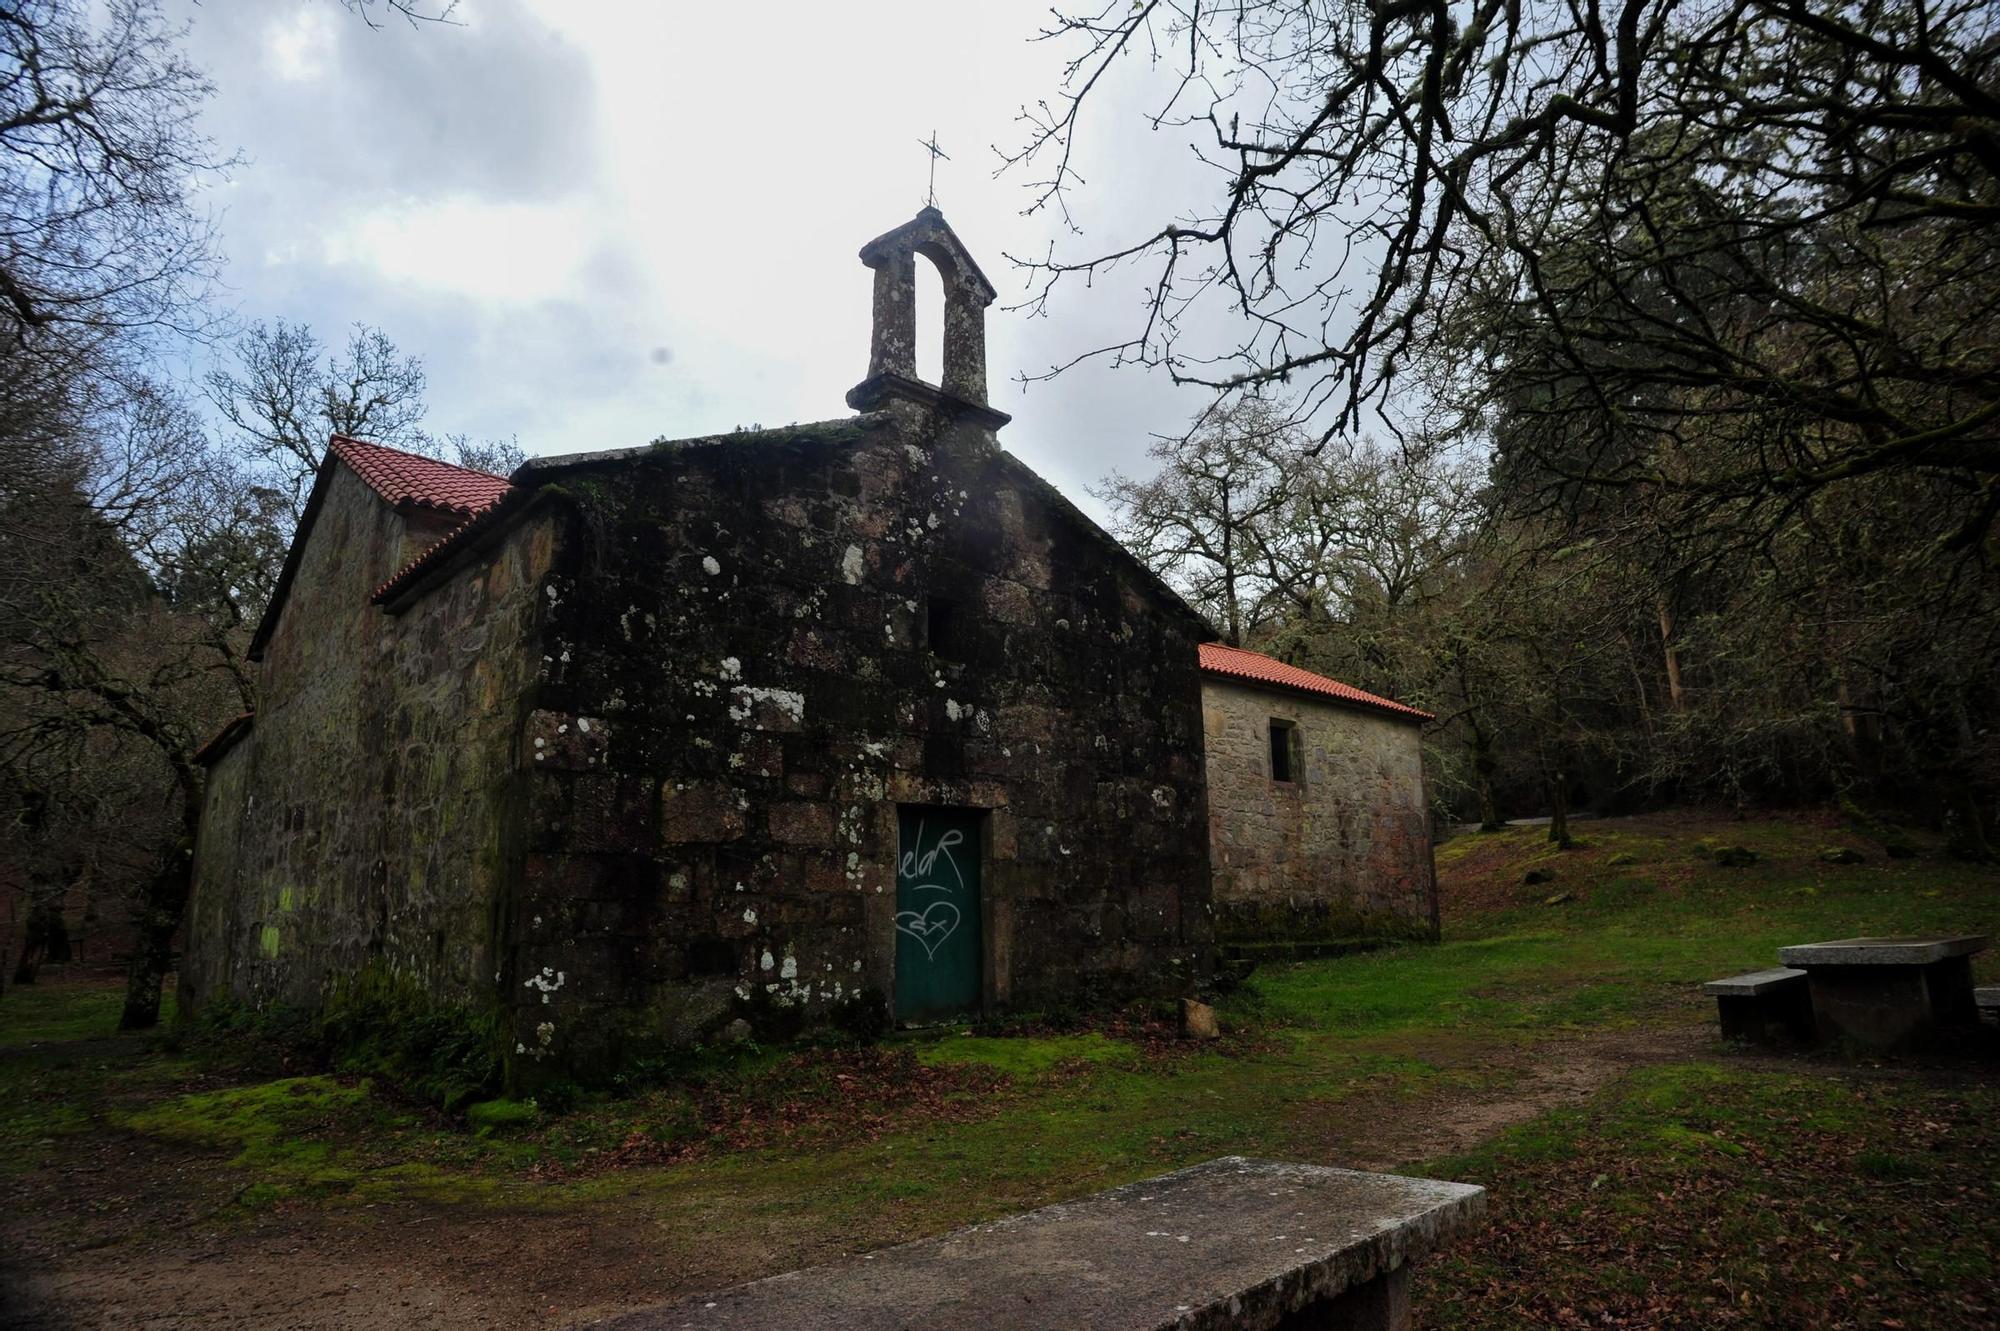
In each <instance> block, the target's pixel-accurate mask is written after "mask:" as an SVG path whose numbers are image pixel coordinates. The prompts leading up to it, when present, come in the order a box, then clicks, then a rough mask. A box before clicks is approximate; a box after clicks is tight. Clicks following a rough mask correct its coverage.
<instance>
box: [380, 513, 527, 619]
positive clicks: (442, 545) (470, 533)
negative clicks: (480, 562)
mask: <svg viewBox="0 0 2000 1331" xmlns="http://www.w3.org/2000/svg"><path fill="white" fill-rule="evenodd" d="M546 497H547V496H546V494H545V493H544V492H543V491H542V490H540V489H536V488H532V487H529V486H525V485H516V486H515V487H514V488H513V489H512V490H509V491H508V492H507V493H506V494H505V495H503V496H501V497H500V499H499V500H497V501H496V502H494V503H492V504H488V505H487V506H486V507H485V508H483V509H481V510H479V512H477V513H475V514H473V515H472V516H471V517H469V518H467V519H466V520H465V521H464V522H461V523H459V524H458V526H456V527H453V528H452V529H451V530H450V531H448V532H446V533H445V534H444V535H443V536H440V537H439V538H438V539H437V540H435V541H433V542H431V544H430V545H428V546H426V547H424V549H423V551H422V552H421V553H420V554H418V555H417V556H416V558H414V559H412V560H411V561H410V562H409V563H407V564H405V565H403V567H401V568H399V569H397V570H396V572H395V573H393V574H391V575H390V576H389V578H388V579H387V580H386V581H385V582H383V583H382V585H381V586H379V587H377V588H376V589H375V590H374V592H373V593H372V594H371V595H370V596H369V598H368V599H369V602H370V603H371V604H374V605H379V606H381V607H382V608H383V609H384V610H385V611H387V612H388V613H390V614H392V615H396V614H401V613H402V612H403V610H404V609H405V608H406V607H407V606H408V604H409V602H410V601H411V600H412V599H414V598H415V597H416V596H417V595H419V594H420V593H421V592H422V590H423V589H424V587H426V586H427V585H428V584H429V583H430V582H431V581H432V579H433V578H434V577H443V576H445V575H446V574H447V573H448V572H449V571H450V570H452V569H454V568H456V567H458V565H459V564H460V562H461V561H460V556H461V555H470V554H471V553H472V552H473V551H475V550H477V549H479V548H481V547H482V546H483V545H484V543H485V538H486V537H487V536H488V535H496V536H497V535H498V534H499V533H500V532H501V531H502V530H504V529H505V528H507V527H510V526H512V525H513V522H514V520H515V519H516V518H519V517H525V516H526V515H527V513H528V511H529V510H530V509H531V508H534V507H537V503H538V501H540V500H543V499H545V498H546Z"/></svg>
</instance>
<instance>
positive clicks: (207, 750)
mask: <svg viewBox="0 0 2000 1331" xmlns="http://www.w3.org/2000/svg"><path fill="white" fill-rule="evenodd" d="M256 721H257V714H256V713H255V712H244V713H242V714H241V715H239V716H235V717H232V718H230V720H229V723H228V724H227V725H225V726H223V727H222V729H220V730H218V731H216V732H215V734H214V736H213V737H211V738H210V739H209V741H208V743H206V744H204V745H202V746H201V747H200V748H198V749H196V750H195V751H194V762H195V765H196V766H197V767H213V766H215V764H216V763H218V762H220V761H222V755H223V754H225V753H228V752H229V751H230V750H231V749H233V748H235V747H236V742H237V741H238V740H240V739H242V738H243V737H244V736H245V735H247V734H249V733H250V727H251V726H253V725H254V724H256Z"/></svg>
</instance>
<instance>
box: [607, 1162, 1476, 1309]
mask: <svg viewBox="0 0 2000 1331" xmlns="http://www.w3.org/2000/svg"><path fill="white" fill-rule="evenodd" d="M1485 1204H1486V1196H1485V1190H1484V1189H1483V1188H1477V1187H1473V1186H1471V1185H1469V1184H1464V1183H1442V1182H1437V1181H1434V1180H1431V1179H1414V1178H1401V1177H1397V1176H1395V1175H1390V1174H1364V1173H1357V1172H1355V1171H1353V1170H1347V1169H1326V1168H1321V1167H1318V1166H1312V1165H1291V1164H1281V1163H1279V1162H1276V1161H1271V1160H1248V1159H1243V1158H1241V1157H1235V1156H1232V1157H1226V1158H1224V1159H1221V1160H1211V1161H1210V1162H1208V1163H1207V1164H1205V1165H1196V1166H1194V1167H1193V1168H1192V1169H1183V1170H1180V1171H1178V1172H1177V1173H1173V1174H1168V1175H1165V1176H1164V1177H1161V1178H1156V1179H1152V1180H1150V1181H1148V1182H1145V1183H1135V1184H1131V1185H1129V1186H1127V1187H1122V1188H1113V1189H1111V1190H1110V1191H1108V1192H1100V1193H1098V1194H1096V1195H1095V1196H1091V1197H1086V1198H1084V1199H1082V1200H1080V1201H1075V1202H1064V1203H1061V1204H1059V1205H1055V1206H1045V1207H1043V1208H1041V1209H1040V1210H1038V1211H1029V1212H1027V1213H1026V1214H1024V1215H1017V1216H1011V1217H1009V1218H1007V1219H1005V1220H998V1221H995V1222H993V1223H991V1224H985V1225H974V1226H972V1227H970V1228H968V1229H961V1230H957V1231H955V1232H953V1233H950V1234H945V1235H943V1236H941V1237H938V1238H934V1239H924V1240H921V1241H919V1242H916V1243H906V1244H904V1245H903V1246H901V1247H897V1248H889V1249H885V1250H883V1251H881V1252H876V1253H870V1254H867V1255H866V1256H862V1257H856V1258H851V1259H848V1260H846V1261H841V1262H836V1263H832V1264H829V1265H826V1266H816V1267H812V1268H809V1269H807V1270H804V1271H794V1272H791V1273H790V1274H788V1275H781V1276H773V1277H771V1278H770V1279H768V1280H759V1281H755V1282H753V1283H751V1284H748V1285H739V1286H737V1287H736V1288H734V1289H729V1290H724V1291H722V1292H721V1293H718V1294H710V1295H707V1296H705V1297H702V1298H695V1299H690V1300H688V1301H686V1302H684V1303H678V1304H673V1305H670V1306H667V1307H663V1308H656V1309H650V1310H646V1311H642V1312H636V1313H629V1314H626V1315H624V1316H622V1317H619V1318H617V1319H615V1320H613V1321H611V1322H609V1323H598V1324H595V1325H601V1326H608V1327H610V1328H614V1329H615V1331H684V1329H692V1331H753V1329H754V1331H772V1329H773V1328H781V1327H783V1328H798V1329H799V1331H807V1328H810V1329H811V1331H903V1329H904V1328H909V1329H910V1331H919V1329H920V1331H955V1329H958V1331H962V1329H966V1328H976V1331H1084V1329H1085V1328H1088V1331H1168V1329H1169V1328H1172V1329H1173V1331H1225V1329H1226V1331H1278V1329H1282V1331H1293V1328H1299V1329H1301V1331H1302V1329H1303V1328H1307V1327H1313V1328H1350V1329H1351V1331H1403V1328H1406V1327H1407V1326H1408V1325H1409V1307H1410V1298H1409V1272H1410V1263H1411V1262H1412V1261H1414V1260H1415V1259H1416V1258H1418V1257H1419V1256H1421V1255H1422V1254H1424V1253H1425V1252H1428V1251H1429V1250H1430V1249H1432V1248H1433V1247H1435V1246H1437V1245H1438V1244H1439V1243H1442V1242H1443V1241H1445V1240H1446V1239H1448V1238H1450V1237H1451V1236H1453V1235H1454V1234H1456V1233H1458V1232H1459V1231H1461V1230H1463V1229H1465V1228H1466V1227H1468V1226H1469V1225H1471V1224H1473V1223H1474V1222H1475V1221H1477V1220H1478V1219H1479V1217H1480V1216H1481V1215H1482V1214H1483V1213H1484V1211H1485Z"/></svg>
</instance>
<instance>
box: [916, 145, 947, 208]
mask: <svg viewBox="0 0 2000 1331" xmlns="http://www.w3.org/2000/svg"><path fill="white" fill-rule="evenodd" d="M917 146H918V147H920V148H923V149H924V150H926V151H927V152H929V153H930V155H931V183H930V189H929V190H928V191H927V192H926V193H925V194H924V207H926V208H935V207H937V164H938V162H939V161H946V162H949V161H950V160H951V156H950V154H948V153H946V152H945V150H944V149H942V148H940V147H938V141H937V131H936V130H932V131H931V136H930V138H928V139H918V140H917Z"/></svg>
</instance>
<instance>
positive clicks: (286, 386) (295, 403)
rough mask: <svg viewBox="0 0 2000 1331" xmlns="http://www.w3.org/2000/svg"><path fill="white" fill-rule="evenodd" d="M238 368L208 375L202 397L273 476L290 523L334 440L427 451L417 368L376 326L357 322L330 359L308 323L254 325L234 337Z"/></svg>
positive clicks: (240, 445) (420, 376) (420, 363)
mask: <svg viewBox="0 0 2000 1331" xmlns="http://www.w3.org/2000/svg"><path fill="white" fill-rule="evenodd" d="M236 362H237V364H236V368H235V369H233V370H231V369H216V370H213V371H211V372H210V373H209V375H208V380H207V388H208V400H209V402H210V403H211V404H213V405H214V407H215V410H216V413H217V414H218V415H219V416H220V417H221V418H222V420H223V421H224V423H225V424H226V425H227V426H228V427H229V428H230V429H231V430H232V431H233V432H234V435H235V438H234V440H233V441H232V442H233V443H234V445H235V446H236V447H237V448H239V449H241V450H242V451H243V452H245V453H247V454H248V455H249V456H250V457H252V458H255V459H258V460H259V461H261V462H262V463H263V464H264V465H265V466H266V467H267V468H268V469H269V470H270V472H271V474H272V476H273V478H274V483H275V484H276V485H277V486H278V487H279V488H280V489H281V490H282V491H283V492H284V493H285V494H286V495H287V496H288V498H289V503H290V506H291V513H292V518H293V520H294V522H296V520H297V518H298V516H299V515H300V514H302V513H303V512H304V511H305V505H306V496H307V495H308V494H309V493H310V492H311V490H312V482H313V477H314V476H315V475H317V474H318V472H319V464H320V459H321V458H322V457H324V456H325V454H326V443H327V439H328V438H329V437H330V436H332V435H336V434H344V435H352V436H355V437H357V438H365V439H373V440H376V441H378V442H381V443H385V444H389V445H391V446H394V447H401V448H410V449H415V450H420V451H421V450H424V449H427V448H428V447H429V443H430V441H429V439H428V437H427V436H426V435H425V434H424V432H423V429H422V426H423V419H424V412H425V405H424V388H425V384H426V380H425V376H424V364H423V361H422V360H420V359H419V358H417V357H415V356H406V355H404V354H403V353H402V352H401V351H399V350H397V348H396V344H395V343H394V342H391V341H390V340H389V339H388V337H387V336H386V335H384V334H383V332H382V331H381V330H380V329H378V328H369V327H367V326H365V325H362V324H356V325H355V326H354V328H353V329H352V330H351V332H350V333H349V335H348V339H347V345H346V346H345V348H343V349H342V350H341V351H338V352H329V351H327V350H326V349H325V348H324V347H323V346H321V344H320V341H319V339H318V338H317V337H316V336H314V334H313V331H312V329H311V328H310V327H308V326H307V325H305V324H289V323H286V322H285V321H284V320H282V319H280V320H278V321H277V322H275V323H270V324H266V323H261V322H260V323H256V324H253V325H252V326H251V327H250V328H249V330H248V331H247V332H245V333H244V334H243V336H242V337H241V338H240V339H239V340H238V342H237V344H236Z"/></svg>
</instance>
